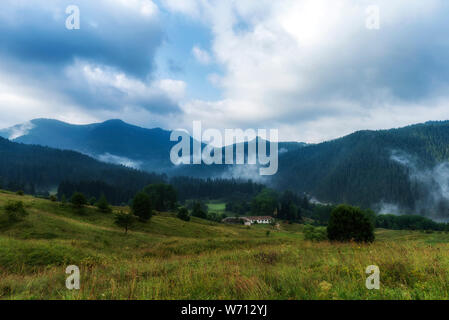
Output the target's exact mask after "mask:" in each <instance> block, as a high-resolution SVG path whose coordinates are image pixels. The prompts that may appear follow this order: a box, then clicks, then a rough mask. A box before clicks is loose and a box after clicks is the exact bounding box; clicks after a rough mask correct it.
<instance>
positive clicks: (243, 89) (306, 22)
mask: <svg viewBox="0 0 449 320" xmlns="http://www.w3.org/2000/svg"><path fill="white" fill-rule="evenodd" d="M164 3H165V5H166V6H167V7H168V8H169V9H171V10H173V11H175V12H182V13H184V14H187V15H189V16H190V17H192V18H196V19H198V21H199V22H200V23H203V25H205V26H207V27H208V28H210V30H211V32H212V34H213V41H212V49H211V58H213V59H214V62H217V63H218V64H220V65H221V66H222V67H223V70H224V72H223V75H222V76H220V77H217V76H212V77H209V81H212V82H213V83H214V85H217V86H219V88H221V89H222V93H223V94H222V95H223V99H222V100H221V101H202V100H201V99H197V100H192V101H189V102H187V103H184V104H183V110H184V111H185V113H186V119H185V121H186V122H187V123H188V122H189V121H190V120H203V121H204V122H206V123H211V126H213V125H215V126H218V127H235V126H242V127H259V126H268V127H275V128H276V127H277V128H279V129H280V137H281V139H283V140H285V139H295V140H305V141H307V142H318V141H322V140H324V139H328V138H335V137H338V136H341V135H343V134H347V133H350V132H352V131H354V130H358V129H365V128H372V129H376V128H385V127H395V126H400V125H406V124H410V123H414V122H421V121H425V120H431V119H435V120H436V119H445V118H448V117H449V114H448V112H447V111H446V110H445V109H444V107H442V106H443V105H444V102H446V101H449V95H448V94H447V93H446V92H447V91H446V90H445V89H446V88H447V86H446V84H447V76H448V72H449V68H448V66H447V64H446V63H444V62H443V61H445V56H446V55H447V53H448V52H447V51H448V49H449V48H448V47H447V46H446V45H445V44H444V43H445V42H444V40H443V39H445V38H446V35H445V31H444V30H446V28H447V27H448V25H447V23H446V22H445V21H446V20H447V19H446V15H445V14H444V13H443V12H446V13H447V9H448V8H447V6H446V4H445V3H444V2H443V1H441V0H430V1H426V2H425V3H424V2H422V1H420V0H411V1H407V2H391V1H387V0H379V1H377V4H378V5H379V7H380V13H381V16H380V18H381V29H380V30H378V31H372V30H368V29H367V28H366V26H365V20H366V12H365V9H366V8H367V6H368V5H371V4H372V3H371V2H369V1H353V0H341V1H326V0H302V1H297V0H285V1H266V0H261V1H257V2H256V1H251V0H240V1H206V0H198V1H189V2H188V4H183V5H178V6H177V5H175V4H174V1H165V2H164ZM429 33H430V34H431V36H430V34H429ZM412 35H413V36H412ZM435 39H440V40H435ZM197 49H199V48H197ZM432 59H435V60H432ZM439 64H440V65H439ZM442 103H443V104H442Z"/></svg>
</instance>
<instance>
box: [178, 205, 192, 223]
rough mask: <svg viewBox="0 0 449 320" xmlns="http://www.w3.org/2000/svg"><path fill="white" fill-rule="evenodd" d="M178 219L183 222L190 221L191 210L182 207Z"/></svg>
mask: <svg viewBox="0 0 449 320" xmlns="http://www.w3.org/2000/svg"><path fill="white" fill-rule="evenodd" d="M178 218H179V219H181V220H183V221H190V215H189V210H187V208H185V207H181V208H179V210H178Z"/></svg>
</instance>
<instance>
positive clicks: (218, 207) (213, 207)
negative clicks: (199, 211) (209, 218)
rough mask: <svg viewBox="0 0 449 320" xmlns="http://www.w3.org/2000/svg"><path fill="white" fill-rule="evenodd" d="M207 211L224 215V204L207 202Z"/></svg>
mask: <svg viewBox="0 0 449 320" xmlns="http://www.w3.org/2000/svg"><path fill="white" fill-rule="evenodd" d="M207 209H208V210H209V212H215V213H226V204H225V203H224V202H208V203H207Z"/></svg>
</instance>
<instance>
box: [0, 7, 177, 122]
mask: <svg viewBox="0 0 449 320" xmlns="http://www.w3.org/2000/svg"><path fill="white" fill-rule="evenodd" d="M69 5H76V6H78V7H79V9H80V22H81V25H80V29H79V30H68V29H67V28H66V19H67V17H68V16H69V14H66V12H65V11H66V8H67V6H69ZM1 7H2V11H1V13H0V68H1V69H2V70H3V71H4V70H7V72H9V73H12V74H15V76H16V77H17V76H19V77H21V78H23V82H24V83H26V84H28V85H32V86H37V87H39V88H41V89H42V90H45V91H48V92H57V93H58V94H60V95H65V98H66V100H68V101H71V102H74V103H76V104H79V105H80V106H81V107H84V108H89V109H92V108H102V109H117V108H120V107H123V106H125V105H126V106H133V107H141V108H144V109H146V110H148V111H150V112H154V113H167V112H176V111H178V110H179V107H178V106H177V105H176V103H175V102H173V99H171V98H170V97H168V96H164V95H165V94H166V93H165V92H157V90H156V89H154V88H149V89H148V91H150V92H149V93H145V94H144V93H141V92H140V93H139V94H136V93H135V92H129V91H128V90H129V89H132V88H129V87H128V88H127V87H125V88H122V87H120V85H114V83H113V79H109V82H107V81H106V82H105V79H100V80H101V81H97V80H98V79H96V80H95V81H92V79H89V78H87V77H86V74H85V72H83V68H84V67H86V66H89V68H91V69H95V68H97V67H98V68H101V70H108V71H110V72H109V74H108V76H110V77H116V76H117V75H122V76H123V77H125V78H126V79H133V81H136V82H138V84H142V85H147V86H149V87H151V85H150V83H151V81H152V80H153V76H152V74H153V72H154V71H155V54H156V51H157V49H158V48H159V46H160V45H161V43H162V41H163V37H164V34H163V30H162V28H161V24H160V21H159V17H158V8H157V6H156V5H154V4H153V3H152V2H151V1H150V0H129V1H121V0H109V1H106V0H104V1H103V0H99V1H87V0H78V1H77V0H70V1H46V2H42V1H33V0H30V1H26V2H22V1H8V0H7V1H5V2H2V4H1ZM76 68H78V69H79V70H74V69H76ZM68 70H69V71H70V72H68ZM111 70H113V72H112V71H111ZM84 71H85V70H84ZM106 80H107V79H106ZM116 82H117V81H116Z"/></svg>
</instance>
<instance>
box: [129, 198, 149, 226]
mask: <svg viewBox="0 0 449 320" xmlns="http://www.w3.org/2000/svg"><path fill="white" fill-rule="evenodd" d="M131 211H132V213H133V214H134V215H135V216H136V217H138V218H139V219H140V220H141V221H148V220H150V219H151V217H152V216H153V206H152V204H151V199H150V196H149V195H148V194H146V193H145V192H139V193H138V194H136V196H135V197H134V199H133V202H132V205H131Z"/></svg>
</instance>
